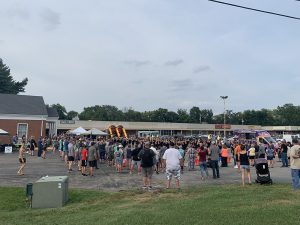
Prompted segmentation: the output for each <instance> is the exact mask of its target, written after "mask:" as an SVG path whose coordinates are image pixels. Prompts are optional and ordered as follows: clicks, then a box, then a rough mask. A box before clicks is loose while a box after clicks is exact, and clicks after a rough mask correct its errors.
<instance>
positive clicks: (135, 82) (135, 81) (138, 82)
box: [132, 79, 145, 84]
mask: <svg viewBox="0 0 300 225" xmlns="http://www.w3.org/2000/svg"><path fill="white" fill-rule="evenodd" d="M144 81H145V80H142V79H140V80H134V81H132V83H133V84H143V83H144Z"/></svg>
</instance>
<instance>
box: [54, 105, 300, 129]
mask: <svg viewBox="0 0 300 225" xmlns="http://www.w3.org/2000/svg"><path fill="white" fill-rule="evenodd" d="M51 107H53V108H55V109H56V110H57V112H58V114H59V119H62V120H72V119H73V118H75V117H78V118H79V119H80V120H94V121H129V122H168V123H209V124H223V123H224V114H219V115H214V114H213V111H212V110H211V109H200V108H199V107H197V106H194V107H192V108H191V109H189V110H188V109H178V110H177V111H176V112H174V111H169V110H168V109H163V108H159V109H156V110H153V111H145V112H139V111H136V110H134V109H132V108H125V109H122V110H120V109H118V108H117V107H116V106H112V105H101V106H100V105H96V106H91V107H85V108H84V109H83V111H82V112H81V113H78V112H75V111H70V112H67V110H66V108H65V107H64V106H62V105H60V104H54V105H51ZM225 115H226V123H227V124H232V125H243V124H244V125H262V126H300V106H295V105H293V104H285V105H283V106H278V107H277V108H276V109H273V110H270V109H261V110H245V111H243V112H233V111H232V110H227V111H226V114H225Z"/></svg>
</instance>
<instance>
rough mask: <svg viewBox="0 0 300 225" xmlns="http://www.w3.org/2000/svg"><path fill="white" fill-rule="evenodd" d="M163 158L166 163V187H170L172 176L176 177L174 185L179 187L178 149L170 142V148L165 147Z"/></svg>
mask: <svg viewBox="0 0 300 225" xmlns="http://www.w3.org/2000/svg"><path fill="white" fill-rule="evenodd" d="M163 159H164V161H165V165H166V174H167V180H168V181H167V188H170V184H171V180H172V176H174V177H175V179H176V187H177V188H179V187H180V186H179V180H180V162H181V160H182V156H181V155H180V153H179V151H178V150H177V149H175V148H174V143H170V148H169V149H167V150H166V151H165V153H164V155H163Z"/></svg>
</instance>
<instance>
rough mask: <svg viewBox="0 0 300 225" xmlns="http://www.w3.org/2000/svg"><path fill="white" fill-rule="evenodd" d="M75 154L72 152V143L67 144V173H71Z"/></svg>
mask: <svg viewBox="0 0 300 225" xmlns="http://www.w3.org/2000/svg"><path fill="white" fill-rule="evenodd" d="M74 156H75V152H74V141H70V143H69V144H68V171H69V173H70V172H71V171H72V164H73V162H74V159H75V157H74Z"/></svg>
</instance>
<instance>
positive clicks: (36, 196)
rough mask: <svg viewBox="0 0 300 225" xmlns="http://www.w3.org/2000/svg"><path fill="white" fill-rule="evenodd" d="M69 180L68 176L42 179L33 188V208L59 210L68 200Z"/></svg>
mask: <svg viewBox="0 0 300 225" xmlns="http://www.w3.org/2000/svg"><path fill="white" fill-rule="evenodd" d="M68 188H69V178H68V177H67V176H57V177H48V176H46V177H42V178H41V179H39V180H38V181H36V182H35V183H33V186H32V194H33V195H32V208H57V207H62V206H64V205H65V204H66V203H67V201H68V199H69V194H68Z"/></svg>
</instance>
